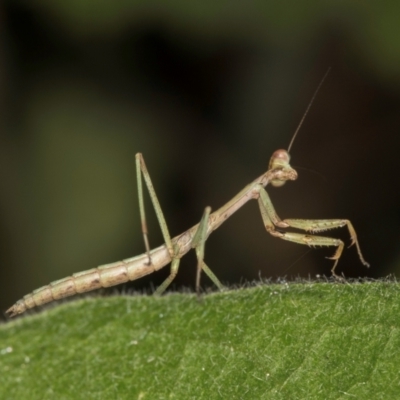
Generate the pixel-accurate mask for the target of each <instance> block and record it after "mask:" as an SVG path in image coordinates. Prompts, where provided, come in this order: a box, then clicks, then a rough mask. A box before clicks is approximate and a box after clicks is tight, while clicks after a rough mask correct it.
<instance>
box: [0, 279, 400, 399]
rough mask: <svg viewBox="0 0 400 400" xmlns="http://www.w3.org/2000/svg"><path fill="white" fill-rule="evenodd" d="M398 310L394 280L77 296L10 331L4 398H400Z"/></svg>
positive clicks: (2, 335) (1, 338) (1, 335)
mask: <svg viewBox="0 0 400 400" xmlns="http://www.w3.org/2000/svg"><path fill="white" fill-rule="evenodd" d="M399 315H400V291H399V286H398V284H397V283H395V282H365V283H362V284H332V283H301V284H300V283H298V284H282V285H276V284H274V285H262V286H261V285H260V286H257V287H253V288H247V289H240V290H232V291H229V292H225V293H215V294H209V295H205V296H204V297H202V299H201V300H200V301H198V300H197V299H196V297H195V296H194V295H189V294H170V295H167V296H164V297H154V296H120V297H108V298H89V299H85V300H79V301H74V302H70V303H68V304H64V305H61V306H58V307H55V308H52V309H51V310H48V311H45V312H42V313H40V314H36V315H33V316H28V317H26V318H21V319H19V320H16V321H13V322H10V323H7V324H4V325H2V326H0V398H1V399H41V400H43V399H74V400H75V399H85V400H89V399H151V400H153V399H167V398H168V399H268V400H271V399H282V400H283V399H352V398H355V399H367V398H369V399H394V398H400V379H399V372H398V371H399V370H400V330H399V325H400V319H399Z"/></svg>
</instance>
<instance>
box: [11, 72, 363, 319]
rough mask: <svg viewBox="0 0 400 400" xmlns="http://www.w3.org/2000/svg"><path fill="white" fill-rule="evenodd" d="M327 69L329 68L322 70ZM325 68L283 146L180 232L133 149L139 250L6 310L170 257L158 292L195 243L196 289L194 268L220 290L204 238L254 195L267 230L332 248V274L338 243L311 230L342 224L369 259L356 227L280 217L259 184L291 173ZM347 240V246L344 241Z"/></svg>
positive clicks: (151, 267) (148, 269)
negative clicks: (151, 221) (150, 210)
mask: <svg viewBox="0 0 400 400" xmlns="http://www.w3.org/2000/svg"><path fill="white" fill-rule="evenodd" d="M328 72H329V70H328ZM328 72H327V73H326V74H325V76H324V77H323V79H322V80H321V82H320V84H319V86H318V87H317V89H316V91H315V92H314V95H313V97H312V99H311V101H310V103H309V105H308V107H307V109H306V111H305V113H304V115H303V117H302V119H301V121H300V123H299V125H298V127H297V129H296V131H295V133H294V135H293V137H292V140H291V142H290V144H289V147H288V149H287V150H282V149H281V150H277V151H275V152H274V153H273V154H272V156H271V159H270V163H269V168H268V170H267V171H266V172H265V173H263V174H262V175H261V176H259V177H258V178H257V179H255V180H254V181H253V182H251V183H250V184H248V185H247V186H246V187H245V188H244V189H243V190H242V191H240V192H239V193H238V194H237V195H236V196H235V197H233V198H232V199H231V200H230V201H228V202H227V203H226V204H225V205H223V206H222V207H221V208H219V209H218V210H216V211H214V212H213V213H211V208H210V207H206V208H205V210H204V213H203V216H202V218H201V220H200V222H199V223H198V224H197V225H195V226H193V227H192V228H190V229H188V230H187V231H185V232H183V233H182V234H180V235H178V236H175V237H174V238H171V236H170V233H169V230H168V227H167V223H166V221H165V218H164V214H163V212H162V209H161V206H160V203H159V201H158V198H157V195H156V192H155V189H154V186H153V183H152V181H151V178H150V174H149V172H148V170H147V167H146V164H145V161H144V158H143V155H142V154H141V153H137V154H136V173H137V187H138V196H139V213H140V219H141V228H142V234H143V239H144V245H145V249H146V251H145V253H143V254H141V255H138V256H136V257H132V258H127V259H125V260H122V261H117V262H114V263H111V264H106V265H101V266H99V267H97V268H92V269H89V270H87V271H82V272H78V273H75V274H73V275H71V276H69V277H67V278H63V279H60V280H57V281H54V282H52V283H50V284H49V285H46V286H43V287H41V288H39V289H36V290H34V291H33V292H32V293H30V294H27V295H26V296H24V297H23V298H22V299H21V300H18V301H17V302H16V303H15V304H14V305H13V306H12V307H10V308H9V309H8V310H7V311H6V313H7V314H8V316H10V317H14V316H16V315H19V314H22V313H24V312H25V311H26V310H28V309H31V308H34V307H37V306H40V305H42V304H46V303H49V302H51V301H55V300H59V299H62V298H64V297H68V296H72V295H74V294H77V293H84V292H88V291H91V290H95V289H99V288H102V287H110V286H114V285H118V284H120V283H124V282H127V281H133V280H136V279H139V278H141V277H143V276H145V275H149V274H151V273H153V272H155V271H158V270H159V269H161V268H163V267H165V266H166V265H167V264H169V263H171V269H170V274H169V276H168V277H167V278H166V279H165V281H164V282H163V283H162V284H161V285H160V286H159V287H158V288H157V290H156V291H155V294H158V295H160V294H162V293H163V292H164V291H165V290H166V289H167V287H168V286H169V285H170V283H171V282H172V281H173V279H174V278H175V276H176V274H177V273H178V269H179V263H180V259H181V258H182V257H183V256H184V255H185V254H186V253H187V252H188V251H189V250H191V249H195V252H196V256H197V273H196V291H197V293H199V292H200V274H201V272H202V271H204V272H205V273H206V275H207V276H208V277H209V278H210V279H211V281H212V282H213V283H214V284H215V285H216V286H217V287H218V289H220V290H225V287H224V286H223V285H222V283H221V282H220V281H219V279H218V278H217V277H216V276H215V275H214V273H213V272H212V271H211V269H210V268H209V267H208V266H207V264H206V263H205V262H204V249H205V242H206V240H207V239H208V237H209V236H210V234H211V233H212V232H213V231H215V230H216V229H217V228H219V227H220V226H221V225H222V223H223V222H225V221H226V220H227V219H228V218H229V217H230V216H232V214H234V213H235V212H236V211H237V210H239V209H240V208H241V207H242V206H244V205H245V204H246V203H247V202H248V201H249V200H252V199H255V200H257V202H258V205H259V208H260V212H261V217H262V220H263V223H264V226H265V229H266V230H267V232H268V233H269V234H271V235H272V236H274V237H276V238H279V239H283V240H288V241H290V242H294V243H299V244H303V245H307V246H309V247H314V246H333V247H336V251H335V253H334V255H333V256H332V257H328V258H330V259H332V260H334V264H333V267H332V269H331V272H332V275H333V276H334V277H335V278H337V279H339V280H341V279H343V278H341V277H340V276H338V275H337V274H336V272H335V269H336V266H337V263H338V261H339V259H340V256H341V255H342V252H343V249H344V243H343V241H341V240H340V239H335V238H332V237H325V236H317V235H315V234H314V233H316V232H322V231H325V230H330V229H334V228H339V227H344V226H347V228H348V230H349V233H350V239H351V244H350V246H352V245H356V248H357V252H358V256H359V258H360V261H361V263H362V264H364V265H365V266H367V267H369V264H368V263H367V262H366V261H365V259H364V257H363V255H362V253H361V249H360V245H359V243H358V239H357V234H356V231H355V229H354V227H353V225H352V224H351V222H350V221H349V220H347V219H310V220H308V219H284V220H281V219H280V218H279V217H278V214H277V213H276V211H275V208H274V206H273V204H272V202H271V199H270V197H269V195H268V193H267V191H266V190H265V187H266V186H267V185H268V184H271V185H272V186H275V187H280V186H283V185H284V184H285V183H286V182H287V181H294V180H296V179H297V172H296V170H294V169H293V168H292V167H291V165H290V155H289V151H290V149H291V146H292V144H293V141H294V139H295V137H296V135H297V133H298V131H299V129H300V127H301V125H302V123H303V121H304V119H305V117H306V115H307V113H308V111H309V109H310V107H311V104H312V103H313V101H314V99H315V96H316V95H317V93H318V91H319V89H320V87H321V85H322V83H323V81H324V80H325V78H326V76H327V74H328ZM142 176H143V179H144V181H145V184H146V186H147V189H148V191H149V194H150V198H151V202H152V204H153V207H154V210H155V213H156V216H157V219H158V222H159V224H160V227H161V231H162V235H163V238H164V242H165V244H164V245H162V246H160V247H157V248H155V249H153V250H151V249H150V244H149V239H148V229H147V223H146V213H145V207H144V200H143V184H142ZM286 228H296V229H299V230H302V231H304V232H305V233H296V232H288V231H284V230H283V229H286ZM350 246H349V247H350Z"/></svg>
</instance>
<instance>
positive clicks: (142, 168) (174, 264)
mask: <svg viewBox="0 0 400 400" xmlns="http://www.w3.org/2000/svg"><path fill="white" fill-rule="evenodd" d="M142 174H143V178H144V181H145V183H146V186H147V189H148V191H149V194H150V199H151V202H152V204H153V207H154V210H155V212H156V216H157V220H158V223H159V224H160V228H161V232H162V235H163V237H164V241H165V245H166V246H167V248H168V252H169V255H170V257H171V260H172V261H171V272H170V275H169V276H168V278H167V279H166V280H165V281H164V282H163V283H162V284H161V285H160V287H159V288H158V289H157V290H156V292H155V293H156V294H161V293H162V292H164V290H165V289H166V288H167V287H168V286H169V284H170V283H171V282H172V281H173V279H174V278H175V276H176V274H177V273H178V269H179V262H180V259H179V258H178V257H177V255H178V254H179V249H178V248H176V246H174V245H173V244H172V240H171V235H170V234H169V231H168V226H167V222H166V221H165V217H164V214H163V212H162V209H161V206H160V202H159V201H158V198H157V195H156V191H155V190H154V186H153V183H152V181H151V178H150V174H149V172H148V171H147V167H146V164H145V162H144V158H143V155H142V154H141V153H137V154H136V175H137V187H138V196H139V211H140V220H141V225H142V233H143V240H144V245H145V247H146V253H147V257H148V261H147V264H148V265H151V264H152V261H151V255H150V245H149V239H148V229H147V222H146V212H145V209H144V199H143V185H142Z"/></svg>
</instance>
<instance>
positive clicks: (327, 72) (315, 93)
mask: <svg viewBox="0 0 400 400" xmlns="http://www.w3.org/2000/svg"><path fill="white" fill-rule="evenodd" d="M330 70H331V68H330V67H329V68H328V70H327V71H326V72H325V75H324V77H323V78H322V79H321V82H320V83H319V85H318V87H317V89H316V90H315V92H314V94H313V97H312V98H311V101H310V102H309V103H308V106H307V109H306V112H305V113H304V115H303V118H302V119H301V121H300V123H299V125H298V126H297V129H296V131H295V133H294V134H293V137H292V140H291V141H290V143H289V147H288V149H287V152H288V153H290V149H291V147H292V144H293V142H294V139H295V138H296V136H297V133H298V132H299V130H300V128H301V126H302V125H303V122H304V120H305V118H306V116H307V114H308V112H309V111H310V108H311V105H312V103H313V102H314V100H315V97H316V96H317V93H318V92H319V89H321V86H322V84H323V83H324V80H325V78H326V77H327V76H328V74H329V71H330Z"/></svg>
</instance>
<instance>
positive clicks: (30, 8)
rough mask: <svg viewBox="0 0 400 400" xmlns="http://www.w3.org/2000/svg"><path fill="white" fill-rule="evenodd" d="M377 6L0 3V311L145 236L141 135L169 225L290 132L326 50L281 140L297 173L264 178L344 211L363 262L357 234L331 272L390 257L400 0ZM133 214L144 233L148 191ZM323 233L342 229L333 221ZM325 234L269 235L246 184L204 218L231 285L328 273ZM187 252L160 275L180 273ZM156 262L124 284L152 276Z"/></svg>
mask: <svg viewBox="0 0 400 400" xmlns="http://www.w3.org/2000/svg"><path fill="white" fill-rule="evenodd" d="M388 4H389V3H388ZM390 4H392V6H390V7H389V6H388V5H385V2H380V3H373V4H372V3H368V2H337V1H324V2H321V1H302V2H291V3H289V4H288V3H287V2H266V1H254V2H248V1H242V2H240V1H237V2H215V1H202V2H199V3H195V2H171V3H169V2H164V1H157V0H155V1H153V2H141V1H135V0H132V1H131V2H126V1H118V0H117V1H114V2H99V1H96V2H95V1H89V0H87V1H85V2H61V1H53V0H51V1H50V0H40V1H39V0H37V1H35V0H30V1H15V0H14V1H8V2H7V1H6V2H2V3H1V5H0V93H1V99H0V101H1V103H0V104H1V113H0V123H1V126H0V128H1V129H0V160H1V164H0V183H1V185H0V310H1V311H2V312H3V311H4V310H5V309H6V308H8V307H9V306H11V305H12V303H14V302H15V301H16V300H18V299H19V298H20V297H22V296H23V295H24V294H27V293H28V292H30V291H32V290H33V289H36V288H38V287H40V286H42V285H46V284H48V283H49V282H51V281H53V280H56V279H60V278H63V277H65V276H67V275H70V274H72V273H74V272H78V271H81V270H85V269H89V268H93V267H95V266H97V265H100V264H105V263H109V262H113V261H117V260H119V259H123V258H127V257H131V256H134V255H136V254H140V253H142V252H143V251H144V245H143V240H142V237H141V232H140V220H139V210H138V202H137V190H136V176H135V158H134V156H135V153H136V152H139V151H140V152H142V153H143V154H144V157H145V160H146V163H147V166H148V169H149V171H150V174H151V177H152V179H153V182H154V185H155V188H156V191H157V194H158V196H159V199H160V202H161V205H162V207H163V210H164V214H165V217H166V219H167V222H168V225H169V229H170V232H171V235H172V236H175V235H177V234H179V233H181V232H182V231H184V230H186V229H188V228H189V227H191V226H192V225H194V224H196V223H197V222H198V221H199V220H200V218H201V215H202V213H203V210H204V207H205V206H207V205H210V206H212V208H213V209H217V208H219V207H220V206H222V205H223V204H224V203H225V202H227V201H228V200H229V199H230V198H232V197H233V196H234V195H235V194H237V193H238V192H239V191H240V190H241V189H242V188H243V187H244V186H245V185H246V184H248V183H249V182H251V181H252V180H253V179H255V178H256V177H258V176H259V175H261V174H262V173H263V172H265V171H266V169H267V167H268V162H269V158H270V156H271V154H272V152H273V151H274V150H276V149H278V148H287V146H288V144H289V141H290V139H291V136H292V134H293V132H294V131H295V129H296V126H297V125H298V123H299V121H300V119H301V117H302V115H303V113H304V111H305V109H306V107H307V105H308V103H309V101H310V99H311V97H312V94H313V92H314V90H315V89H316V87H317V86H318V84H319V82H320V80H321V78H322V76H323V75H324V74H325V72H326V71H327V69H328V67H331V72H330V74H329V76H328V78H327V79H326V81H325V83H324V85H323V86H322V88H321V91H320V92H319V94H318V96H317V98H316V101H315V103H314V105H313V106H312V108H311V110H310V113H309V114H308V116H307V118H306V120H305V123H304V125H303V127H302V129H301V131H300V133H299V136H298V137H297V139H296V141H295V143H294V145H293V147H292V150H291V155H292V165H293V166H295V167H296V168H297V167H298V168H299V169H298V172H299V179H298V180H297V181H296V182H290V183H288V184H287V185H285V186H284V187H282V188H279V189H277V188H269V189H268V191H269V193H270V195H271V198H272V201H273V203H274V205H275V207H276V209H277V212H278V214H279V215H280V217H281V218H336V217H338V218H348V219H350V220H351V221H352V222H353V224H354V226H355V228H356V231H357V233H358V237H359V240H360V244H361V248H362V250H363V252H364V255H365V258H366V259H367V260H368V261H369V262H370V263H371V268H370V269H366V268H365V267H363V266H362V265H361V263H360V262H359V260H358V257H357V253H356V250H355V249H354V248H351V249H346V250H345V251H344V254H343V257H342V259H341V260H340V262H339V265H338V272H340V273H341V272H343V273H344V274H345V275H346V276H348V277H358V276H368V277H374V278H378V277H384V276H386V275H388V274H394V275H396V274H397V273H398V271H399V258H400V249H399V246H398V244H399V235H400V234H399V231H400V229H399V222H400V215H399V198H400V192H399V189H400V183H399V182H400V179H399V173H398V171H397V168H398V165H397V160H398V152H399V150H400V136H399V132H400V24H399V15H400V3H398V4H397V3H396V2H392V3H390ZM147 199H148V198H147ZM147 214H148V219H149V229H150V243H151V245H152V247H156V246H158V245H160V244H162V242H163V240H162V236H161V234H160V230H159V228H158V225H157V222H156V219H155V217H154V213H153V210H152V208H151V206H150V202H148V203H147ZM327 234H328V235H331V236H334V237H340V238H343V240H345V241H346V243H349V234H348V232H347V230H346V229H344V228H343V229H338V230H335V231H331V232H328V233H327ZM334 251H335V249H334V248H328V249H327V248H325V249H316V250H311V251H308V249H307V248H306V247H305V246H300V245H296V244H293V243H289V242H284V241H280V240H278V239H276V238H273V237H271V236H269V235H268V234H267V233H266V232H265V229H264V227H263V224H262V220H261V217H260V215H259V209H258V205H257V203H256V202H251V203H249V204H247V205H246V206H245V207H244V208H243V209H241V210H240V211H239V212H238V213H237V214H235V215H234V216H233V217H232V218H231V219H229V220H228V221H227V222H226V223H225V224H224V225H222V226H221V228H220V229H218V230H217V231H216V232H214V233H213V234H212V235H211V237H210V238H209V240H208V241H207V245H206V261H207V263H208V265H209V266H210V267H211V268H212V269H213V271H214V272H215V273H216V275H217V276H218V277H219V278H220V279H221V281H222V282H224V283H231V284H240V283H241V282H244V281H251V280H256V279H259V276H261V277H266V278H268V277H270V278H272V279H276V278H277V277H282V276H285V277H286V278H287V279H294V278H296V277H299V276H300V277H308V276H310V277H312V278H313V277H315V276H316V274H326V275H329V274H330V268H331V266H332V261H331V260H327V259H326V258H325V257H326V256H330V255H332V254H333V253H334ZM192 253H193V252H191V253H190V255H188V256H187V257H185V258H183V259H182V262H181V269H180V271H179V274H178V277H177V279H176V280H175V283H174V285H173V287H172V289H179V288H181V287H182V286H186V287H192V288H193V286H194V280H195V270H196V267H195V266H196V259H195V256H194V254H192ZM167 274H168V268H165V271H160V272H158V273H157V274H154V275H151V276H149V277H147V278H144V279H142V280H139V281H136V282H133V283H132V284H130V285H129V286H128V285H125V286H121V287H120V288H119V289H121V288H122V289H123V290H126V289H128V288H135V289H138V290H139V289H141V288H147V289H148V290H150V289H151V287H152V285H154V286H157V285H158V284H159V283H160V282H161V281H162V280H163V279H165V277H166V275H167ZM202 283H203V286H204V287H207V286H210V285H211V284H210V281H209V280H208V279H207V278H204V279H203V281H202Z"/></svg>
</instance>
